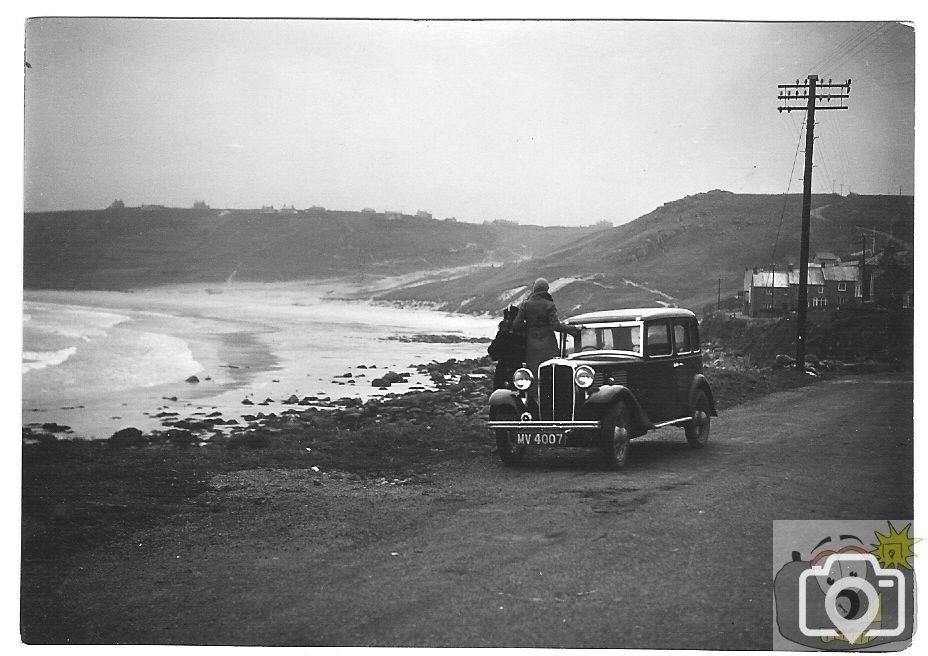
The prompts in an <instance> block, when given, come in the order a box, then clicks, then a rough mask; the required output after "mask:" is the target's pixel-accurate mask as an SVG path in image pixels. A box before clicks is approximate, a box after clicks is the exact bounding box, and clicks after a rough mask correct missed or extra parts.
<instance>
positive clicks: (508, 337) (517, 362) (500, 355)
mask: <svg viewBox="0 0 928 656" xmlns="http://www.w3.org/2000/svg"><path fill="white" fill-rule="evenodd" d="M518 314H519V308H518V306H516V305H510V306H509V307H507V308H506V309H505V310H503V320H502V321H500V322H499V327H498V329H497V331H496V337H494V338H493V341H492V342H491V343H490V346H489V348H488V349H487V353H489V354H490V357H491V358H492V359H493V360H495V361H496V373H495V374H494V375H493V389H502V388H507V387H509V382H510V380H511V379H512V374H513V372H514V371H515V370H516V369H518V368H519V367H521V366H522V360H523V358H524V357H525V330H524V329H522V328H519V329H518V330H516V327H515V320H516V315H518Z"/></svg>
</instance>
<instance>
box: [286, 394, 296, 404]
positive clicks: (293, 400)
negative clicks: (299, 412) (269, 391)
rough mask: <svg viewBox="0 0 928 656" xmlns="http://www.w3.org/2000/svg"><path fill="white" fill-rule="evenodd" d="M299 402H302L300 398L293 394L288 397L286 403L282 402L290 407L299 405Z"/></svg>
mask: <svg viewBox="0 0 928 656" xmlns="http://www.w3.org/2000/svg"><path fill="white" fill-rule="evenodd" d="M299 402H300V398H299V397H298V396H297V395H296V394H291V395H290V396H288V397H287V399H286V400H285V401H282V403H285V404H288V405H292V404H294V403H299Z"/></svg>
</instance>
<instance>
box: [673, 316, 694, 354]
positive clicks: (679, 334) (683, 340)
mask: <svg viewBox="0 0 928 656" xmlns="http://www.w3.org/2000/svg"><path fill="white" fill-rule="evenodd" d="M673 343H674V344H675V345H676V347H677V353H692V352H693V344H692V342H691V341H690V330H689V322H687V321H674V322H673Z"/></svg>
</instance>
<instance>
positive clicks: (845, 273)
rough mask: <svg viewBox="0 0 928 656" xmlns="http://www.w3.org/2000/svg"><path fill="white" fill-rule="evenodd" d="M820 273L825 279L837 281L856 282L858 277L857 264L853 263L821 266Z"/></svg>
mask: <svg viewBox="0 0 928 656" xmlns="http://www.w3.org/2000/svg"><path fill="white" fill-rule="evenodd" d="M822 273H823V274H824V276H825V280H832V281H838V282H856V281H857V277H858V275H857V266H856V265H853V264H846V265H842V266H833V267H822Z"/></svg>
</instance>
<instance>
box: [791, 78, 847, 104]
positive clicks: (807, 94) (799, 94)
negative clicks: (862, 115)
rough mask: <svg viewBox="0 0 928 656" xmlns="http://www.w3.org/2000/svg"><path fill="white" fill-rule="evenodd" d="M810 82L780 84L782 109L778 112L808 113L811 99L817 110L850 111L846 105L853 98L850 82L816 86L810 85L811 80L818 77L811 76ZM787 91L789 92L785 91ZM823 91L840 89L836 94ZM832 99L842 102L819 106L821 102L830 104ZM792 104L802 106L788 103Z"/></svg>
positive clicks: (829, 82) (817, 84)
mask: <svg viewBox="0 0 928 656" xmlns="http://www.w3.org/2000/svg"><path fill="white" fill-rule="evenodd" d="M809 77H810V80H807V81H806V82H802V83H800V82H799V81H798V80H797V81H796V84H778V85H777V89H780V90H781V91H780V93H779V95H778V96H777V100H779V101H780V103H783V104H781V106H780V107H777V111H778V112H784V111H785V112H792V111H808V109H809V107H808V101H809V100H810V99H811V100H812V101H813V102H815V103H816V105H815V109H816V110H822V109H848V108H847V107H846V106H845V105H844V99H845V98H850V97H851V81H850V80H848V81H847V82H845V83H843V84H832V83H831V80H829V81H828V83H827V84H819V83H816V84H815V85H814V86H812V85H811V84H810V81H811V78H812V77H816V79H817V76H809ZM783 89H787V91H785V92H784V91H783ZM790 89H796V90H797V91H795V92H793V91H791V90H790ZM822 89H838V90H839V91H838V92H836V93H832V92H831V91H827V92H825V93H822V92H821V90H822ZM832 99H836V100H840V101H841V104H840V105H821V104H818V103H820V102H821V101H825V102H828V103H830V102H831V100H832ZM792 102H802V104H801V105H790V104H788V103H792Z"/></svg>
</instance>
